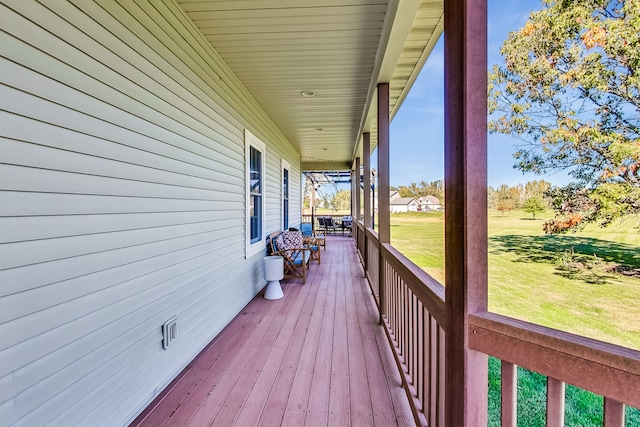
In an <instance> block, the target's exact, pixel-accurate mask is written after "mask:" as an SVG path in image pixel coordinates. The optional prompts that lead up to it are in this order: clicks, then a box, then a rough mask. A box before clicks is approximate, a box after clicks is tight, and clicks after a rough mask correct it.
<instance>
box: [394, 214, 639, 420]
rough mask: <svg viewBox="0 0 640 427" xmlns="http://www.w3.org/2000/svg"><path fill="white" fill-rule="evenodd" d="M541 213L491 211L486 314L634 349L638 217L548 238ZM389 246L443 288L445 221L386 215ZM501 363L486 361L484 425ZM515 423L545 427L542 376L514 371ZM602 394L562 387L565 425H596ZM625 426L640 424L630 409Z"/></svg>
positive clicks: (495, 413) (493, 413)
mask: <svg viewBox="0 0 640 427" xmlns="http://www.w3.org/2000/svg"><path fill="white" fill-rule="evenodd" d="M548 217H549V216H548V215H547V216H546V217H545V216H542V217H539V218H536V219H535V220H533V219H531V216H530V215H528V214H525V213H524V212H522V211H512V212H509V213H506V214H505V215H504V216H503V215H502V214H500V213H499V212H497V211H490V212H489V218H488V219H489V246H488V250H489V310H491V311H493V312H496V313H500V314H504V315H507V316H511V317H515V318H518V319H522V320H526V321H529V322H533V323H538V324H541V325H545V326H549V327H553V328H556V329H561V330H565V331H568V332H572V333H576V334H579V335H583V336H588V337H591V338H595V339H599V340H602V341H607V342H611V343H614V344H619V345H622V346H625V347H629V348H634V349H640V323H639V322H637V320H636V319H637V317H638V314H639V313H640V299H639V298H638V295H639V293H640V251H639V247H640V233H638V230H636V229H634V228H633V226H634V225H635V224H636V223H637V219H634V220H633V221H626V222H621V223H618V224H615V225H613V226H611V227H608V228H605V229H602V228H598V227H597V226H590V227H587V228H586V229H585V230H584V231H582V232H579V233H577V234H568V235H559V236H546V235H544V233H543V232H542V223H543V222H544V220H545V219H547V218H548ZM391 242H392V244H393V245H394V247H396V248H397V249H398V250H400V251H401V252H402V253H404V254H405V255H406V256H407V257H408V258H410V259H411V260H412V261H413V262H415V263H416V264H417V265H418V266H420V267H421V268H423V269H424V270H425V271H427V272H428V273H429V274H430V275H431V276H433V277H434V278H436V279H437V280H439V281H440V282H441V283H444V217H443V214H442V213H435V212H419V213H407V214H394V215H392V216H391ZM499 363H500V362H499V361H498V360H496V359H491V360H490V366H489V368H490V375H489V383H490V404H489V407H490V425H499V419H500V408H499V405H500V404H499V400H500V399H499V392H500V380H499V378H500V369H499ZM518 376H519V396H518V399H519V403H518V405H519V409H518V413H519V423H518V425H523V426H538V425H544V421H545V420H544V417H545V415H544V414H545V394H546V378H545V377H544V376H542V375H539V374H536V373H533V372H529V371H526V370H524V369H520V371H519V375H518ZM601 419H602V397H600V396H596V395H594V394H592V393H590V392H587V391H584V390H581V389H578V388H575V387H572V386H568V387H567V401H566V423H567V425H584V426H590V425H601V424H600V423H601ZM627 425H629V426H631V425H640V411H638V410H635V409H632V408H628V410H627Z"/></svg>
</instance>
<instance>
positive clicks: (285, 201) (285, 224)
mask: <svg viewBox="0 0 640 427" xmlns="http://www.w3.org/2000/svg"><path fill="white" fill-rule="evenodd" d="M290 170H291V165H289V163H287V161H286V160H284V159H282V229H283V230H286V229H288V228H289V177H290V173H289V171H290Z"/></svg>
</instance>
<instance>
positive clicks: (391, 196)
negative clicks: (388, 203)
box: [389, 191, 400, 200]
mask: <svg viewBox="0 0 640 427" xmlns="http://www.w3.org/2000/svg"><path fill="white" fill-rule="evenodd" d="M399 198H400V193H399V192H397V191H392V192H391V193H390V194H389V200H394V199H399Z"/></svg>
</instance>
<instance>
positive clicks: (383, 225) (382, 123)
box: [378, 83, 391, 243]
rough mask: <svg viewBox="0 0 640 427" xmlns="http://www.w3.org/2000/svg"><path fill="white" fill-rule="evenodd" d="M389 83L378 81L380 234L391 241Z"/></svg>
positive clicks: (385, 239) (383, 238)
mask: <svg viewBox="0 0 640 427" xmlns="http://www.w3.org/2000/svg"><path fill="white" fill-rule="evenodd" d="M390 227H391V225H390V218H389V83H378V234H379V235H380V243H389V242H390V241H391V240H390V239H391V236H390Z"/></svg>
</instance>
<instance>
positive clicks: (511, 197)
mask: <svg viewBox="0 0 640 427" xmlns="http://www.w3.org/2000/svg"><path fill="white" fill-rule="evenodd" d="M514 189H515V190H516V191H514ZM516 195H517V188H516V187H509V186H508V185H506V184H502V185H501V186H500V187H498V189H497V190H495V195H494V204H495V207H496V209H497V210H499V211H500V213H502V216H504V213H505V212H506V211H510V210H512V209H515V208H516V198H517V196H516Z"/></svg>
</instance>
